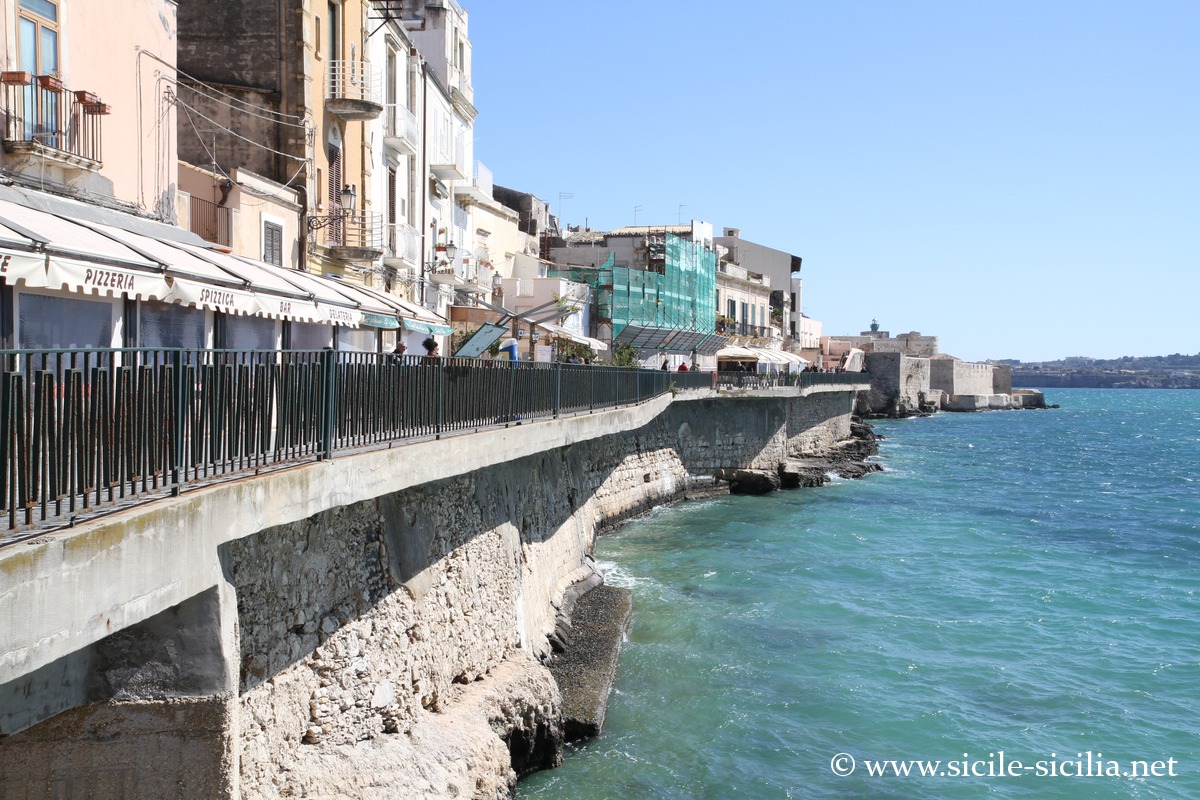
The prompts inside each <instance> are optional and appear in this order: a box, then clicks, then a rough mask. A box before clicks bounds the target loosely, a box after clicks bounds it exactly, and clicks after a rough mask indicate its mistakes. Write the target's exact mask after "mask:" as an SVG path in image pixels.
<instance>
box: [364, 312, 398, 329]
mask: <svg viewBox="0 0 1200 800" xmlns="http://www.w3.org/2000/svg"><path fill="white" fill-rule="evenodd" d="M362 324H363V325H370V326H371V327H372V328H383V329H384V330H389V331H391V330H395V329H396V328H399V327H400V320H398V319H396V318H395V317H389V316H387V315H384V314H363V321H362Z"/></svg>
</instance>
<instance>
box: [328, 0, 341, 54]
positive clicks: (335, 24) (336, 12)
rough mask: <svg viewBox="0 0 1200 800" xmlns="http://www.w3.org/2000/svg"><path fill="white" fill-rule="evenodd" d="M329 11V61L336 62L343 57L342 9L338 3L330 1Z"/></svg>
mask: <svg viewBox="0 0 1200 800" xmlns="http://www.w3.org/2000/svg"><path fill="white" fill-rule="evenodd" d="M328 8H329V11H328V12H327V13H328V16H327V23H326V26H325V27H326V28H328V33H329V47H328V50H327V52H328V53H329V60H330V61H336V60H338V59H339V58H341V57H342V24H341V10H342V9H341V8H340V7H339V6H338V4H337V3H335V2H333V0H330V3H329V6H328Z"/></svg>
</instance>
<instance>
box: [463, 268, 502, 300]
mask: <svg viewBox="0 0 1200 800" xmlns="http://www.w3.org/2000/svg"><path fill="white" fill-rule="evenodd" d="M495 276H496V270H494V269H492V267H491V266H490V265H488V264H475V265H474V267H473V268H472V269H471V270H470V271H469V273H468V274H467V276H466V278H465V280H466V285H465V286H463V291H465V292H469V293H471V294H482V295H488V296H490V295H491V294H492V292H494V291H496V287H495V286H494V285H493V283H492V281H494V280H495Z"/></svg>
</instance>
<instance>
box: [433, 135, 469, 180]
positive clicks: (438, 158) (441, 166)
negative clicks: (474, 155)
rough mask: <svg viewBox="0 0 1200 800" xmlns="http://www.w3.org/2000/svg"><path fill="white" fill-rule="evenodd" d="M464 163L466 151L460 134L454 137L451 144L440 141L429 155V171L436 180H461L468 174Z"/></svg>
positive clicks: (465, 162) (465, 161)
mask: <svg viewBox="0 0 1200 800" xmlns="http://www.w3.org/2000/svg"><path fill="white" fill-rule="evenodd" d="M466 164H467V153H466V149H465V148H464V147H463V143H462V137H461V136H460V137H456V138H455V140H454V143H453V144H452V145H449V144H447V143H445V142H443V143H442V146H441V147H439V148H438V150H437V152H436V153H434V154H433V155H432V156H431V157H430V164H429V171H430V172H431V173H432V174H433V176H434V177H435V178H437V179H438V180H443V181H462V180H466V179H467V175H469V174H470V169H469V168H468V167H467V166H466Z"/></svg>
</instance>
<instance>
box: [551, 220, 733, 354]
mask: <svg viewBox="0 0 1200 800" xmlns="http://www.w3.org/2000/svg"><path fill="white" fill-rule="evenodd" d="M645 247H646V269H639V268H635V267H618V266H616V263H615V255H614V254H611V253H610V254H609V256H608V260H607V261H605V262H604V263H603V264H602V265H600V266H599V267H594V268H589V267H571V268H566V269H556V270H552V274H553V275H554V276H555V277H560V278H569V279H570V280H573V281H578V282H580V283H587V284H589V285H590V286H591V287H592V289H593V293H594V295H595V297H596V314H595V319H596V323H597V326H598V328H600V329H602V330H598V331H597V333H598V335H601V336H602V337H603V336H604V334H606V333H607V334H609V335H610V336H611V338H612V341H614V342H622V343H627V344H630V345H632V346H633V347H635V348H636V349H639V350H647V349H653V350H671V351H677V352H683V353H688V352H691V351H692V350H696V351H698V352H709V351H712V352H715V351H716V349H717V348H718V347H720V346H721V345H722V344H723V343H724V341H725V339H724V337H718V336H717V335H716V322H717V255H716V253H714V252H713V251H712V250H709V249H708V248H706V247H704V246H702V245H700V244H698V243H696V242H690V241H688V240H687V239H683V238H681V237H679V236H675V235H674V234H670V233H667V234H665V235H662V236H657V237H649V238H648V239H647V241H646V243H645ZM605 328H606V329H607V330H603V329H605Z"/></svg>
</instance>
